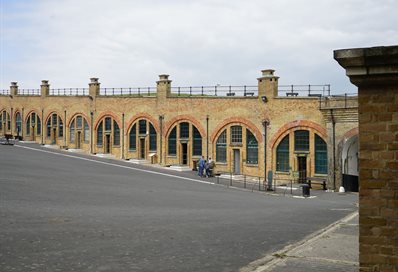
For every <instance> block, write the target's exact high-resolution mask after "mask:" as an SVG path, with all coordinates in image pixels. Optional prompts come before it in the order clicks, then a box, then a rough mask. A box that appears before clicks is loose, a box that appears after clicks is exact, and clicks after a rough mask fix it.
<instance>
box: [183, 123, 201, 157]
mask: <svg viewBox="0 0 398 272" xmlns="http://www.w3.org/2000/svg"><path fill="white" fill-rule="evenodd" d="M188 138H189V123H187V122H183V123H180V139H188ZM200 155H201V154H200Z"/></svg>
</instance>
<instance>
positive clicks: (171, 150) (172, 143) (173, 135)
mask: <svg viewBox="0 0 398 272" xmlns="http://www.w3.org/2000/svg"><path fill="white" fill-rule="evenodd" d="M168 154H169V155H170V156H175V155H177V127H176V126H175V127H174V128H173V129H172V130H171V132H170V134H169V140H168Z"/></svg>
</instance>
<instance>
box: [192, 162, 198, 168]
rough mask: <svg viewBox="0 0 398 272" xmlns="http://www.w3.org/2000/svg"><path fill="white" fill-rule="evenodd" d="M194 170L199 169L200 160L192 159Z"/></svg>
mask: <svg viewBox="0 0 398 272" xmlns="http://www.w3.org/2000/svg"><path fill="white" fill-rule="evenodd" d="M192 171H198V161H197V160H193V161H192Z"/></svg>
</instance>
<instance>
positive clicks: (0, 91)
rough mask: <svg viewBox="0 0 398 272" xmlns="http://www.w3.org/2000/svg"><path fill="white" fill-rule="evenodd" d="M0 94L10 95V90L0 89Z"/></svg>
mask: <svg viewBox="0 0 398 272" xmlns="http://www.w3.org/2000/svg"><path fill="white" fill-rule="evenodd" d="M0 95H10V90H0Z"/></svg>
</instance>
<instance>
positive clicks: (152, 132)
mask: <svg viewBox="0 0 398 272" xmlns="http://www.w3.org/2000/svg"><path fill="white" fill-rule="evenodd" d="M156 140H157V138H156V130H155V128H154V127H153V126H152V124H151V123H149V150H150V151H156Z"/></svg>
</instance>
